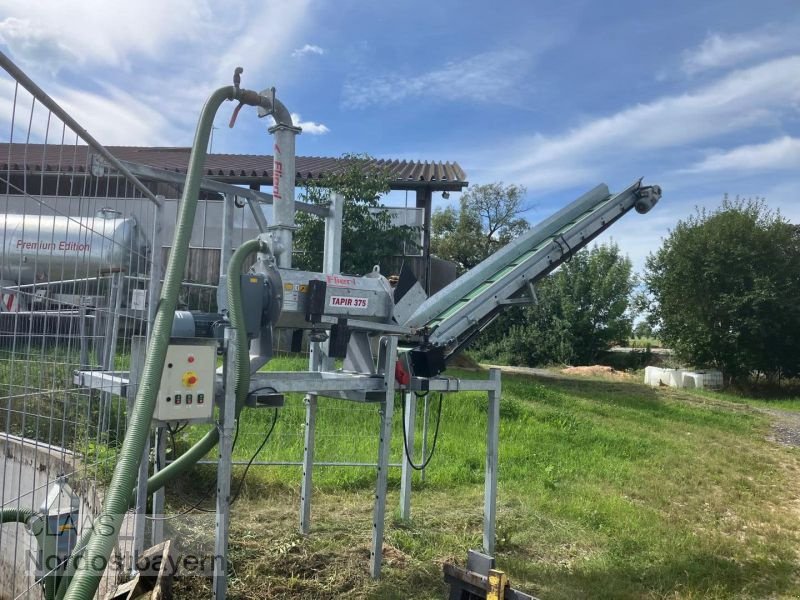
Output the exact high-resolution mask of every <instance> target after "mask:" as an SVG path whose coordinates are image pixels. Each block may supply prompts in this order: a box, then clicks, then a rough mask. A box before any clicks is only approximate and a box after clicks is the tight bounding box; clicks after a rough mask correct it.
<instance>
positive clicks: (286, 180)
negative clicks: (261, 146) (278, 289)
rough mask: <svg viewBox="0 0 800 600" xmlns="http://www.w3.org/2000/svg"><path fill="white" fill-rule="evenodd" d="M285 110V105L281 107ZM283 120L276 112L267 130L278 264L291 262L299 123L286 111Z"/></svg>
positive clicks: (286, 264)
mask: <svg viewBox="0 0 800 600" xmlns="http://www.w3.org/2000/svg"><path fill="white" fill-rule="evenodd" d="M284 110H285V107H284ZM284 119H285V120H280V119H279V118H278V117H277V116H276V117H275V120H276V121H277V124H276V125H275V126H274V127H270V129H269V132H270V133H272V134H274V136H275V144H274V146H273V156H272V226H271V227H270V230H271V231H272V252H273V254H274V255H275V257H276V258H277V259H278V266H279V267H282V268H289V267H291V266H292V237H293V232H294V228H295V225H294V213H295V207H294V187H295V176H296V174H297V173H296V170H295V137H296V136H297V134H298V133H300V131H301V130H300V128H299V127H294V126H293V125H292V118H291V116H289V115H288V112H287V114H286V115H285V116H284Z"/></svg>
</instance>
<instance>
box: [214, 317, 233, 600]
mask: <svg viewBox="0 0 800 600" xmlns="http://www.w3.org/2000/svg"><path fill="white" fill-rule="evenodd" d="M227 333H228V352H227V356H226V360H225V406H224V407H223V418H222V423H220V424H219V427H220V429H221V432H220V433H221V435H220V440H219V465H218V466H217V521H216V539H215V542H214V599H215V600H225V596H226V594H227V592H228V532H229V529H230V518H231V514H230V511H231V505H230V500H231V469H232V464H231V462H232V461H231V458H232V454H233V435H234V430H235V429H236V379H235V375H234V369H233V364H234V360H235V355H236V330H235V329H228V330H227Z"/></svg>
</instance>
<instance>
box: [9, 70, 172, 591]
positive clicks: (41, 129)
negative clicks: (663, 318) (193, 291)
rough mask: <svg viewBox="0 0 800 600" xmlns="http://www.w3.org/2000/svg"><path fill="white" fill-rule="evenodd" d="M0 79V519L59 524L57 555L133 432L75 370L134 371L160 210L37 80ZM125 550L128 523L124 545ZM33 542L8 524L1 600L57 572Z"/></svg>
mask: <svg viewBox="0 0 800 600" xmlns="http://www.w3.org/2000/svg"><path fill="white" fill-rule="evenodd" d="M4 58H5V57H4ZM4 66H6V65H5V64H4ZM12 67H13V65H12ZM0 73H2V76H0V102H2V106H0V111H2V112H0V127H1V128H2V129H0V131H1V132H2V133H1V134H0V135H1V136H2V137H0V139H2V142H0V207H2V208H0V212H1V213H2V215H0V240H1V241H0V244H1V245H0V289H1V291H2V302H1V303H0V398H2V399H1V400H0V423H2V425H0V432H2V433H0V443H2V445H3V459H2V466H0V496H1V499H2V510H3V515H4V521H7V520H8V518H7V517H8V515H13V514H14V513H16V514H18V515H24V514H26V513H27V512H28V511H31V512H42V513H46V514H49V515H50V516H57V517H58V518H59V519H62V521H60V522H59V527H60V528H61V529H59V532H60V533H64V534H65V535H66V539H63V537H64V536H60V537H62V541H63V542H65V544H64V545H59V547H58V548H57V557H58V559H59V560H61V559H63V558H65V557H66V554H67V553H68V551H69V543H68V540H69V538H71V537H73V538H74V535H75V533H76V530H80V528H82V527H84V526H86V523H88V522H89V520H90V519H91V516H92V515H93V514H94V513H95V512H96V511H97V509H98V508H99V505H100V502H101V501H102V497H103V486H104V483H105V482H106V481H107V480H108V478H109V477H110V474H111V472H112V470H113V466H114V464H115V462H116V456H117V451H118V448H119V447H120V445H121V442H122V440H123V438H124V435H125V429H126V413H127V406H126V402H125V400H124V399H123V398H122V397H120V396H119V395H115V394H112V393H110V391H109V390H105V389H103V388H95V389H87V388H82V387H79V386H77V385H75V383H74V379H75V373H76V372H80V371H93V370H104V371H108V372H115V371H122V370H124V369H126V368H127V366H128V362H129V357H130V350H131V340H132V338H133V336H134V335H142V334H144V333H146V330H147V321H148V313H147V306H148V304H149V303H148V302H147V294H148V289H149V288H148V280H147V276H148V275H149V273H150V272H151V270H152V265H153V247H152V245H151V244H150V242H149V240H151V239H153V233H152V230H153V227H154V226H155V224H156V223H157V222H158V220H157V218H156V210H157V206H156V204H155V203H154V202H153V198H152V197H148V196H152V194H147V189H146V188H144V186H143V185H142V184H141V182H138V181H137V180H136V179H135V178H132V177H131V176H130V175H128V174H125V173H123V172H121V171H120V170H119V169H117V168H115V166H114V165H112V164H109V163H107V162H104V161H102V160H101V158H102V154H103V149H102V148H101V147H100V146H99V145H98V144H96V143H95V142H94V141H93V140H92V139H90V138H88V137H87V136H86V135H85V134H84V133H83V130H82V129H80V128H79V127H78V126H76V124H75V123H74V121H72V120H71V119H70V118H69V117H68V116H67V115H65V114H64V113H63V112H62V111H60V110H59V109H58V108H57V107H56V106H53V104H52V101H51V100H50V99H49V98H48V97H47V96H46V95H45V94H44V93H42V92H41V90H39V89H38V88H37V87H36V86H35V84H31V82H30V81H29V80H27V79H26V78H25V77H23V76H20V74H19V73H18V72H16V71H14V69H13V68H12V69H11V71H10V72H9V68H8V67H7V68H6V70H5V71H2V72H0ZM137 298H138V299H143V301H138V302H137ZM19 520H20V521H21V520H24V519H19ZM129 544H130V536H129V531H123V535H122V536H121V537H120V541H119V548H118V549H117V553H118V554H124V553H125V552H126V546H128V545H129ZM39 550H40V548H39V546H38V544H37V542H36V541H35V540H34V538H33V536H32V534H31V532H30V531H28V530H26V528H25V527H24V526H23V523H19V522H6V523H4V524H3V526H2V527H0V590H1V591H0V596H2V597H3V598H37V597H39V596H40V595H41V594H42V587H41V586H40V585H39V583H38V582H39V581H43V580H47V579H48V576H52V575H55V574H57V573H58V572H59V571H60V570H61V568H62V567H61V565H60V564H59V562H58V561H57V562H52V561H46V562H45V560H44V559H46V558H47V557H46V556H42V555H40V553H39ZM117 575H118V569H115V568H111V569H109V570H108V572H107V575H106V581H105V582H104V585H103V586H101V592H100V593H105V591H106V590H107V589H108V588H109V587H110V586H111V585H113V583H114V579H115V578H116V576H117Z"/></svg>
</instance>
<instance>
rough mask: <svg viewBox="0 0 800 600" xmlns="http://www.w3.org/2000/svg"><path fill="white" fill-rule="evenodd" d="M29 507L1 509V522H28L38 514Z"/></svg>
mask: <svg viewBox="0 0 800 600" xmlns="http://www.w3.org/2000/svg"><path fill="white" fill-rule="evenodd" d="M38 514H39V513H35V512H33V511H32V510H28V509H27V508H10V509H3V510H0V523H22V524H23V525H24V524H25V523H27V522H28V521H29V520H30V518H31V517H33V516H36V515H38Z"/></svg>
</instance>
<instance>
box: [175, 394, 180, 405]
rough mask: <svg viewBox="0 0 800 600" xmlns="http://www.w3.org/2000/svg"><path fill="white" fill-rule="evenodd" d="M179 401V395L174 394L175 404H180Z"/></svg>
mask: <svg viewBox="0 0 800 600" xmlns="http://www.w3.org/2000/svg"><path fill="white" fill-rule="evenodd" d="M180 403H181V395H180V394H175V404H180Z"/></svg>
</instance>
